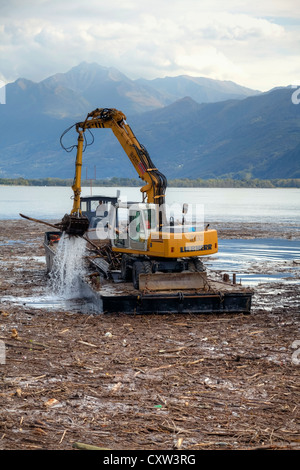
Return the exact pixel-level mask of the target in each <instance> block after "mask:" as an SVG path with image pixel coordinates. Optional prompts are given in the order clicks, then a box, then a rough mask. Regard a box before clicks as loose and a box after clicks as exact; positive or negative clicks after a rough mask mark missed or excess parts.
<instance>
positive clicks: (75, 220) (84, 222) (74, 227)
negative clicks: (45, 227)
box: [56, 214, 89, 237]
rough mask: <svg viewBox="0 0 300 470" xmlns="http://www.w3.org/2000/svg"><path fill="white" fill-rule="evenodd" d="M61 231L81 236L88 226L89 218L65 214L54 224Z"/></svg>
mask: <svg viewBox="0 0 300 470" xmlns="http://www.w3.org/2000/svg"><path fill="white" fill-rule="evenodd" d="M56 225H57V227H59V228H60V230H61V231H62V232H66V233H67V234H68V235H75V236H79V237H81V236H82V235H84V234H85V232H86V231H87V229H88V228H89V219H88V218H87V217H86V216H84V215H69V214H65V215H64V217H63V218H62V221H61V222H59V223H58V224H56Z"/></svg>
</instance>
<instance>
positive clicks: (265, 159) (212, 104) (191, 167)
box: [0, 63, 300, 179]
mask: <svg viewBox="0 0 300 470" xmlns="http://www.w3.org/2000/svg"><path fill="white" fill-rule="evenodd" d="M5 92H6V104H3V105H0V126H1V127H0V129H1V131H0V132H1V134H0V137H1V139H0V152H1V153H0V155H1V157H0V177H2V178H9V177H10V178H12V177H24V178H45V177H60V178H71V177H73V174H74V161H75V150H73V152H70V153H65V152H64V150H63V149H62V147H61V145H60V136H61V135H62V133H63V132H64V130H65V129H68V128H69V127H70V126H72V125H73V124H74V123H75V122H77V121H82V120H83V119H84V118H85V116H86V115H87V113H88V112H90V111H92V110H93V109H95V108H98V107H99V108H104V107H111V108H117V109H120V110H122V111H123V112H124V113H125V114H126V116H127V121H128V123H129V125H130V126H131V127H132V129H133V131H134V133H135V135H136V136H137V138H138V140H139V141H140V142H141V143H142V144H143V145H144V146H145V147H146V148H147V150H148V152H149V153H150V155H151V158H152V160H153V161H154V163H156V164H158V163H159V169H160V170H161V171H162V172H163V173H165V175H166V176H167V178H168V179H174V178H192V179H195V178H204V179H205V178H223V177H232V178H237V179H241V178H251V177H256V178H262V179H269V178H300V168H299V155H300V132H299V131H300V106H297V105H296V104H293V103H292V100H291V96H292V90H291V89H290V88H276V89H273V90H270V91H269V92H265V93H262V92H260V91H258V90H251V89H249V88H245V87H242V86H240V85H238V84H235V83H233V82H228V81H225V82H224V81H219V80H212V79H208V78H203V77H198V78H197V77H190V76H187V75H185V76H178V77H165V78H157V79H154V80H146V79H142V78H141V79H137V80H132V79H130V78H128V77H127V76H125V75H124V74H123V73H121V72H120V71H118V70H117V69H115V68H111V67H102V66H100V65H98V64H94V63H93V64H88V63H82V64H80V65H78V66H76V67H74V68H72V69H71V70H69V71H68V72H66V73H59V74H55V75H53V76H51V77H48V78H47V79H45V80H43V81H41V82H38V83H36V82H33V81H31V80H27V79H25V78H19V79H18V80H16V81H15V82H13V83H9V84H7V85H6V90H5ZM86 134H87V133H86ZM93 135H94V138H95V142H94V144H93V145H91V146H88V147H87V148H86V151H85V153H84V168H83V176H84V177H85V176H87V177H88V178H93V177H94V174H95V169H96V176H97V178H101V179H102V178H110V177H113V176H120V175H121V176H124V177H128V178H131V177H135V176H137V175H136V173H135V171H134V169H133V167H132V166H131V164H130V162H129V160H128V158H127V157H126V155H125V154H124V151H123V150H122V148H121V146H120V144H119V142H118V141H116V139H115V137H114V136H113V134H112V132H111V131H110V130H107V129H101V130H94V131H93ZM76 139H77V136H76V132H75V131H74V129H72V130H71V131H70V132H68V133H67V134H66V135H65V136H64V137H63V140H62V142H63V145H64V146H65V147H69V146H71V145H75V144H76ZM87 139H88V142H90V139H91V136H90V135H87Z"/></svg>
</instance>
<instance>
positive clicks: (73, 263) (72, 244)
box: [50, 233, 86, 299]
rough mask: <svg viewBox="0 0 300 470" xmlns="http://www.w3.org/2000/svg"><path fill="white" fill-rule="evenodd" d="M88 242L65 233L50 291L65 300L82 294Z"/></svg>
mask: <svg viewBox="0 0 300 470" xmlns="http://www.w3.org/2000/svg"><path fill="white" fill-rule="evenodd" d="M85 250H86V241H85V240H84V239H83V238H81V237H69V236H68V235H66V234H65V233H63V235H62V237H61V239H60V241H59V243H58V246H57V251H56V254H55V258H54V261H53V267H52V270H51V273H50V289H51V290H52V292H53V293H54V294H56V295H58V296H61V297H63V298H65V299H71V298H76V297H78V296H79V292H80V278H82V277H83V276H84V274H85V258H84V255H85Z"/></svg>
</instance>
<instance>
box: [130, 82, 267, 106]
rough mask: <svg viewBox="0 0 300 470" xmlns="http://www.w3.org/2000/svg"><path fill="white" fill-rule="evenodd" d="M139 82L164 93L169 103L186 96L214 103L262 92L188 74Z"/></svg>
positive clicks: (232, 83)
mask: <svg viewBox="0 0 300 470" xmlns="http://www.w3.org/2000/svg"><path fill="white" fill-rule="evenodd" d="M137 83H140V84H142V85H148V86H149V85H150V86H151V87H152V88H154V89H155V90H157V91H158V92H160V93H162V94H164V95H165V96H166V98H167V100H168V102H169V104H170V103H172V102H174V101H176V100H178V99H180V98H184V97H186V96H189V97H191V98H192V99H193V100H195V101H197V102H198V103H214V102H216V101H224V100H228V99H243V98H246V97H248V96H254V95H258V94H260V93H261V92H260V91H258V90H251V89H250V88H246V87H243V86H240V85H237V84H236V83H234V82H231V81H221V80H213V79H211V78H204V77H190V76H188V75H181V76H179V77H165V78H155V79H154V80H145V79H139V80H137Z"/></svg>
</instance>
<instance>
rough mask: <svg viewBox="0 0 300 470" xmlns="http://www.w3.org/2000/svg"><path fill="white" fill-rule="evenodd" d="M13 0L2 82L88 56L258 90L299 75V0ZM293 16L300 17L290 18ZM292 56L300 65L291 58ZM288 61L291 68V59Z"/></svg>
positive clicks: (1, 55) (7, 13) (4, 36)
mask: <svg viewBox="0 0 300 470" xmlns="http://www.w3.org/2000/svg"><path fill="white" fill-rule="evenodd" d="M224 4H225V3H224V2H221V1H220V0H211V1H205V0H203V1H201V2H199V1H198V0H185V2H182V0H172V1H171V0H169V1H168V0H165V1H161V0H160V1H158V0H152V1H151V2H148V1H144V0H128V1H126V2H124V1H123V0H110V2H104V1H102V0H90V1H89V2H88V3H84V2H79V0H72V1H65V2H62V1H61V0H51V1H50V0H27V1H26V2H24V1H21V0H11V1H10V2H7V3H5V4H4V3H3V2H2V4H1V5H0V64H1V68H0V79H2V80H6V81H12V80H15V79H16V78H18V77H19V76H25V77H26V78H29V79H32V80H37V81H38V80H41V79H43V78H46V77H47V76H49V75H51V74H53V73H56V72H64V71H66V70H68V69H69V68H71V67H72V66H74V65H77V64H78V63H79V62H81V61H96V62H98V63H100V64H101V65H104V66H114V67H116V68H119V69H120V70H121V71H122V72H124V73H126V74H127V75H128V76H129V77H130V78H138V77H140V76H142V77H145V78H155V77H157V76H165V75H179V74H191V75H194V76H208V77H212V78H219V79H228V80H233V81H236V82H238V83H241V84H243V85H246V86H250V87H252V88H258V89H269V88H271V87H273V86H277V85H287V84H289V83H290V81H291V79H292V75H293V79H295V78H296V77H295V75H297V74H298V75H299V77H298V78H300V63H299V59H298V58H297V52H298V51H299V42H300V34H299V32H298V31H299V28H297V26H299V23H300V18H299V13H298V8H297V2H296V1H294V0H285V1H281V0H272V1H271V0H265V1H264V2H261V1H257V0H252V1H251V2H250V1H244V2H240V1H236V0H229V1H228V2H226V7H225V6H224ZM291 15H293V22H290V21H289V18H290V17H291ZM289 58H290V60H291V61H293V63H292V64H289V66H287V64H288V63H289ZM284 64H286V65H284Z"/></svg>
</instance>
